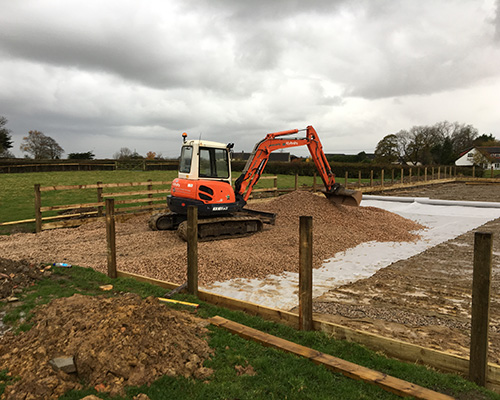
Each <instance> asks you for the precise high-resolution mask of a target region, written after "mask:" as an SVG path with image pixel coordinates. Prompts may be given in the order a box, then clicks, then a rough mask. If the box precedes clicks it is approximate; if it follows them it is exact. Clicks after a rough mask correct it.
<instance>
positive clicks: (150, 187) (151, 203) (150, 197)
mask: <svg viewBox="0 0 500 400" xmlns="http://www.w3.org/2000/svg"><path fill="white" fill-rule="evenodd" d="M148 182H153V180H152V179H148ZM148 190H153V184H152V183H150V184H149V185H148ZM152 198H153V194H152V193H149V194H148V199H152ZM148 205H150V206H152V205H153V202H152V201H150V202H148Z"/></svg>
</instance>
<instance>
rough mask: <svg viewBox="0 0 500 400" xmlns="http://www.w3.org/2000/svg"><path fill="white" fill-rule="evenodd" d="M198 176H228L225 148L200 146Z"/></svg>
mask: <svg viewBox="0 0 500 400" xmlns="http://www.w3.org/2000/svg"><path fill="white" fill-rule="evenodd" d="M199 176H201V177H206V178H229V162H228V159H227V150H226V149H214V148H210V147H201V148H200V171H199Z"/></svg>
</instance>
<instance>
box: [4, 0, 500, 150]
mask: <svg viewBox="0 0 500 400" xmlns="http://www.w3.org/2000/svg"><path fill="white" fill-rule="evenodd" d="M0 6H1V8H0V10H1V12H0V115H2V116H4V117H6V118H7V119H8V121H9V122H8V125H7V128H9V129H11V131H12V137H13V140H14V143H13V144H14V147H13V149H11V150H12V151H13V152H14V154H16V155H17V156H21V155H22V153H21V151H20V150H19V145H20V143H21V141H22V137H23V136H26V135H27V133H28V131H29V130H38V131H42V132H43V133H45V134H46V135H48V136H51V137H53V138H54V139H55V140H56V141H57V142H58V143H59V144H60V145H61V146H62V147H63V148H64V150H65V155H64V158H65V157H66V156H67V154H68V153H72V152H86V151H93V152H94V154H95V155H96V156H97V157H98V158H106V157H112V155H113V154H114V153H115V152H117V151H118V150H119V149H120V148H121V147H128V148H130V149H132V150H136V151H137V152H139V153H140V154H142V155H145V154H146V152H148V151H155V152H156V153H162V154H163V155H164V156H168V157H175V156H177V155H178V154H179V146H180V144H181V134H182V132H184V131H185V132H187V133H188V135H189V137H191V138H196V139H197V138H199V137H200V136H201V137H202V138H204V139H207V140H214V141H220V142H234V143H235V150H236V151H242V150H245V151H250V150H251V149H252V148H253V146H254V144H255V143H256V142H257V141H258V140H260V139H261V138H263V137H264V136H265V134H266V133H268V132H274V131H280V130H286V129H295V128H299V129H300V128H305V127H306V126H307V125H313V126H314V127H315V128H316V130H317V131H318V133H319V135H320V138H321V139H322V141H323V146H324V148H325V151H326V152H328V153H347V154H357V153H358V152H360V151H366V152H373V151H374V149H375V146H376V144H377V143H378V141H379V140H380V139H382V138H383V137H384V136H385V135H387V134H390V133H396V132H398V131H399V130H401V129H409V128H411V127H412V126H414V125H432V124H434V123H436V122H439V121H444V120H448V121H450V122H454V121H458V122H460V123H466V124H472V125H474V126H475V127H476V128H477V129H478V130H479V132H480V133H486V134H489V133H492V134H493V135H494V136H496V137H497V138H500V15H499V14H500V10H499V8H500V0H485V1H482V0H407V1H394V0H364V1H363V0H360V1H342V0H337V1H334V0H309V1H299V0H265V1H264V0H254V1H250V0H248V1H234V0H169V1H165V0H157V1H155V0H149V1H142V2H138V1H136V0H133V1H131V0H106V1H102V0H85V1H71V0H16V1H14V0H0ZM292 153H293V154H300V155H305V154H306V153H307V151H306V150H304V151H303V152H301V151H297V150H292Z"/></svg>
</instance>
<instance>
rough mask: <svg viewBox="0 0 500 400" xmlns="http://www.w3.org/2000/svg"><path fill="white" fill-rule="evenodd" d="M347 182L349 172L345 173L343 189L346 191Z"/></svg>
mask: <svg viewBox="0 0 500 400" xmlns="http://www.w3.org/2000/svg"><path fill="white" fill-rule="evenodd" d="M348 180H349V171H346V172H345V180H344V187H345V188H346V189H347V182H348Z"/></svg>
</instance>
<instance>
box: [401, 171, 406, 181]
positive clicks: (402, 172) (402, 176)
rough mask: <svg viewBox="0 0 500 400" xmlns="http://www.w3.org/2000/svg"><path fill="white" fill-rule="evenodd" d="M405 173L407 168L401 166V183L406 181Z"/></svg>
mask: <svg viewBox="0 0 500 400" xmlns="http://www.w3.org/2000/svg"><path fill="white" fill-rule="evenodd" d="M404 174H405V170H404V168H401V184H403V183H404Z"/></svg>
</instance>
